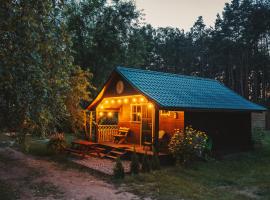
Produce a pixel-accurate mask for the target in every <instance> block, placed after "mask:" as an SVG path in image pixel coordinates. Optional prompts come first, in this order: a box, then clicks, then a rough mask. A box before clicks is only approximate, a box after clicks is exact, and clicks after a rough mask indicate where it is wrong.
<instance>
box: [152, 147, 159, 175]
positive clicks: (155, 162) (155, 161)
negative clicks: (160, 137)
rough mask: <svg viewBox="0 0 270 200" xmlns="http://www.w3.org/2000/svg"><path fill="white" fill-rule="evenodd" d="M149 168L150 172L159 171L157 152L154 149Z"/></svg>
mask: <svg viewBox="0 0 270 200" xmlns="http://www.w3.org/2000/svg"><path fill="white" fill-rule="evenodd" d="M151 168H152V170H160V160H159V157H158V152H157V151H156V149H155V148H154V147H153V156H152V159H151Z"/></svg>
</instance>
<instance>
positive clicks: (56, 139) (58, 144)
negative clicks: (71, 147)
mask: <svg viewBox="0 0 270 200" xmlns="http://www.w3.org/2000/svg"><path fill="white" fill-rule="evenodd" d="M66 146H67V142H66V139H65V136H64V133H56V134H54V135H52V136H51V137H50V140H49V142H48V145H47V148H48V149H49V150H51V151H52V152H54V153H60V152H62V151H63V150H64V149H65V148H66Z"/></svg>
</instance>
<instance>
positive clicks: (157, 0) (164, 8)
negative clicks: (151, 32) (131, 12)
mask: <svg viewBox="0 0 270 200" xmlns="http://www.w3.org/2000/svg"><path fill="white" fill-rule="evenodd" d="M230 1H231V0H135V2H136V5H137V8H138V9H140V10H141V9H143V10H144V11H143V13H144V14H145V22H146V23H150V24H151V25H153V26H154V27H165V26H172V27H178V28H180V29H184V30H185V31H188V30H189V29H190V27H192V25H193V24H194V22H195V20H196V19H197V18H198V16H200V15H201V16H203V19H204V22H205V24H206V25H207V26H213V25H214V22H215V19H216V15H217V13H221V12H222V10H223V8H224V5H225V3H226V2H230Z"/></svg>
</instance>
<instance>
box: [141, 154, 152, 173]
mask: <svg viewBox="0 0 270 200" xmlns="http://www.w3.org/2000/svg"><path fill="white" fill-rule="evenodd" d="M150 171H151V162H150V159H149V156H148V155H147V152H146V151H145V153H144V155H143V159H142V172H150Z"/></svg>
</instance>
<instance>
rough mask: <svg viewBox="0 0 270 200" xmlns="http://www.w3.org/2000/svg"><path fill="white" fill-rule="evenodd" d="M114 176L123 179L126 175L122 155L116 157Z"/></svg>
mask: <svg viewBox="0 0 270 200" xmlns="http://www.w3.org/2000/svg"><path fill="white" fill-rule="evenodd" d="M113 176H114V178H116V179H123V178H124V177H125V171H124V167H123V165H122V162H121V159H120V157H118V158H117V159H116V163H115V166H114V168H113Z"/></svg>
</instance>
